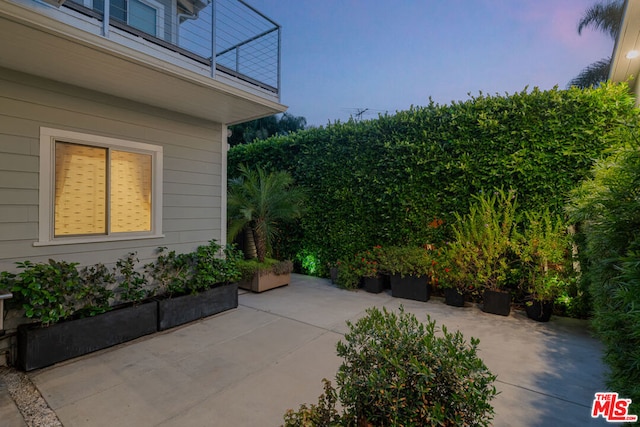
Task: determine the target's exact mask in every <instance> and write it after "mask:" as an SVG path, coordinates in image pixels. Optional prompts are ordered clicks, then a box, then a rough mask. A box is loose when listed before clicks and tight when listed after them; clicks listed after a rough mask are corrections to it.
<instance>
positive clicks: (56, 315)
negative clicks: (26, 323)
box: [1, 259, 114, 326]
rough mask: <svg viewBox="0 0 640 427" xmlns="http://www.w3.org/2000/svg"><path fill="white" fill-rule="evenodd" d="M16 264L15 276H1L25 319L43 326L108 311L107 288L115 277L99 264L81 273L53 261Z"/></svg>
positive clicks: (74, 265)
mask: <svg viewBox="0 0 640 427" xmlns="http://www.w3.org/2000/svg"><path fill="white" fill-rule="evenodd" d="M16 264H17V265H18V268H19V269H21V271H20V272H19V273H18V274H17V275H16V274H13V273H8V272H2V276H1V277H2V282H3V283H7V284H10V285H11V288H10V289H11V291H12V292H14V294H15V299H16V303H17V304H19V305H20V306H21V307H22V308H23V309H24V310H25V316H26V317H28V318H31V319H34V320H37V321H39V322H42V324H43V325H45V326H46V325H49V324H52V323H56V322H59V321H61V320H64V319H67V318H69V317H71V316H73V315H76V316H79V317H83V316H93V315H95V314H98V313H103V312H105V311H107V310H109V302H110V299H111V298H112V297H113V292H112V291H111V290H109V289H108V288H107V286H108V285H109V284H112V283H114V277H113V273H112V272H110V271H109V270H108V269H107V268H106V267H105V266H104V265H102V264H96V265H95V266H91V267H85V268H83V269H82V270H81V271H78V269H77V264H76V263H69V262H65V261H55V260H52V259H50V260H49V261H48V262H46V263H38V264H35V263H32V262H30V261H24V262H18V263H16Z"/></svg>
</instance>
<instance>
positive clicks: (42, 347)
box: [17, 301, 158, 371]
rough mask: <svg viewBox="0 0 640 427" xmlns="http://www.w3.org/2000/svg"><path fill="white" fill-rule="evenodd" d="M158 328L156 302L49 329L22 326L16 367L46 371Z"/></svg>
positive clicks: (119, 309) (65, 323)
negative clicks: (64, 362) (44, 368)
mask: <svg viewBox="0 0 640 427" xmlns="http://www.w3.org/2000/svg"><path fill="white" fill-rule="evenodd" d="M157 328H158V303H157V302H156V301H152V302H147V303H144V304H140V305H136V306H130V307H124V308H117V309H114V310H112V311H108V312H106V313H103V314H99V315H96V316H94V317H86V318H83V319H76V320H69V321H65V322H60V323H55V324H53V325H50V326H40V325H36V324H29V325H20V326H18V360H17V366H18V367H19V368H20V369H22V370H24V371H31V370H33V369H38V368H43V367H45V366H49V365H53V364H54V363H57V362H62V361H63V360H68V359H72V358H74V357H78V356H82V355H83V354H87V353H91V352H94V351H97V350H102V349H104V348H107V347H111V346H114V345H116V344H121V343H123V342H126V341H130V340H133V339H136V338H139V337H141V336H143V335H147V334H151V333H154V332H156V331H157Z"/></svg>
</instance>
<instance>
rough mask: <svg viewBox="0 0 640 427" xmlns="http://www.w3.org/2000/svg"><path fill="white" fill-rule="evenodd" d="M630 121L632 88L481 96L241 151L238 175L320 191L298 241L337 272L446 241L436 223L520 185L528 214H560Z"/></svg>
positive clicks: (236, 154) (233, 167)
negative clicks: (392, 251)
mask: <svg viewBox="0 0 640 427" xmlns="http://www.w3.org/2000/svg"><path fill="white" fill-rule="evenodd" d="M631 120H636V110H635V108H634V99H633V97H632V96H631V95H630V94H629V93H628V88H627V85H626V84H617V85H613V84H604V85H602V86H601V87H598V88H596V89H588V90H580V89H577V88H572V89H569V90H558V89H552V90H547V91H541V90H538V89H533V90H530V91H527V90H523V91H522V92H519V93H515V94H511V95H504V96H501V95H495V96H487V95H483V94H480V95H479V96H476V97H471V98H470V99H469V100H467V101H464V102H454V103H451V104H449V105H438V104H435V103H433V102H431V103H429V104H428V105H426V106H424V107H415V108H411V109H409V110H407V111H400V112H397V113H395V114H394V115H384V116H381V117H379V118H378V119H375V120H367V121H361V122H356V121H349V122H346V123H334V124H329V125H327V126H326V127H321V128H313V129H309V130H306V131H302V132H297V133H296V134H294V135H289V136H278V137H274V138H271V139H269V140H266V141H261V142H257V143H253V144H243V145H240V146H237V147H233V148H232V149H231V150H230V151H229V161H228V164H229V167H228V170H229V176H235V174H237V166H238V165H239V164H240V163H245V164H247V165H250V166H252V167H253V166H261V167H263V168H265V169H267V170H269V171H280V170H285V171H288V172H290V173H291V175H292V176H293V177H294V179H295V181H296V184H297V185H299V186H301V187H303V188H305V189H306V190H307V191H306V192H307V194H309V196H310V197H309V201H308V207H309V212H308V215H306V216H305V217H304V218H303V219H302V222H301V228H302V235H301V236H300V239H301V242H300V246H301V248H303V249H306V250H308V251H312V252H313V253H314V254H316V255H317V257H318V258H319V260H320V263H321V265H328V264H331V265H333V264H335V262H336V261H338V260H346V259H350V258H351V257H352V256H353V255H354V254H356V253H358V252H361V251H363V250H366V249H368V248H371V247H372V246H373V245H376V244H381V245H383V247H387V246H399V245H407V246H420V245H423V244H424V243H426V242H430V243H435V244H437V245H438V246H442V244H443V243H444V242H445V241H446V240H448V239H450V238H451V234H450V233H449V231H450V229H449V228H448V227H433V226H431V224H432V223H433V221H434V220H435V219H438V220H439V221H443V222H444V224H445V225H446V224H451V223H452V222H454V221H455V217H454V213H455V212H458V213H463V212H467V211H468V209H469V205H470V202H471V201H472V195H474V194H478V193H480V191H482V190H484V191H491V190H492V189H493V188H499V187H504V188H513V189H514V190H516V191H517V193H518V197H519V202H520V205H521V208H522V210H523V211H535V210H541V209H545V208H549V210H550V211H551V213H552V214H556V213H561V212H562V209H563V205H564V203H565V201H566V198H567V194H568V192H569V191H570V190H571V189H572V188H573V187H575V186H576V185H577V184H578V183H579V182H580V181H581V180H582V179H584V178H585V177H587V176H588V173H589V169H590V168H591V166H592V165H593V162H594V159H597V158H598V157H600V156H601V154H602V152H603V150H604V149H605V148H606V147H609V146H611V145H612V144H614V143H617V142H618V141H617V132H618V129H620V128H621V127H624V126H625V124H624V123H625V122H628V121H631ZM296 232H297V231H296ZM289 237H290V235H289V234H287V239H286V241H289ZM296 237H297V236H296Z"/></svg>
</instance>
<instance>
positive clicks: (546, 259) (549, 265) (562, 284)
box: [516, 209, 575, 302]
mask: <svg viewBox="0 0 640 427" xmlns="http://www.w3.org/2000/svg"><path fill="white" fill-rule="evenodd" d="M525 217H526V225H525V228H524V231H523V232H522V233H521V234H519V235H518V238H517V240H518V241H517V245H516V251H517V252H518V257H519V259H520V262H521V268H522V271H523V279H524V281H523V283H522V285H523V286H522V290H523V291H524V292H525V293H526V294H527V297H528V298H529V299H532V300H536V301H549V302H553V301H555V300H556V299H557V298H558V297H559V296H560V295H562V294H564V293H565V292H566V287H567V280H570V279H571V278H572V276H575V272H574V271H573V267H572V256H571V239H570V236H569V234H568V233H567V227H566V225H565V224H564V222H563V221H562V219H561V218H560V216H559V215H557V216H556V217H555V218H554V217H552V215H551V213H550V212H549V210H548V209H545V210H544V211H542V212H535V213H534V212H527V213H526V215H525Z"/></svg>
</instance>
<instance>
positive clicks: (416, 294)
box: [391, 274, 431, 301]
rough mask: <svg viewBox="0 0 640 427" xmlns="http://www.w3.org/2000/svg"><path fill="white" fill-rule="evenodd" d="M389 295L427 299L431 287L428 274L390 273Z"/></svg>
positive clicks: (417, 299) (419, 299)
mask: <svg viewBox="0 0 640 427" xmlns="http://www.w3.org/2000/svg"><path fill="white" fill-rule="evenodd" d="M391 296H393V297H396V298H405V299H411V300H415V301H429V297H430V296H431V289H430V288H429V277H428V276H404V277H402V276H400V275H399V274H392V275H391Z"/></svg>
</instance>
